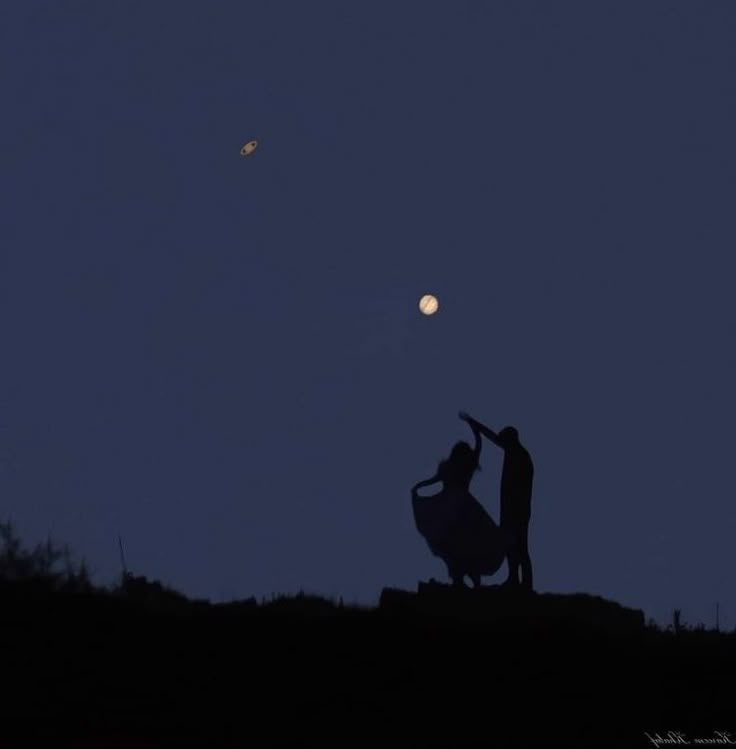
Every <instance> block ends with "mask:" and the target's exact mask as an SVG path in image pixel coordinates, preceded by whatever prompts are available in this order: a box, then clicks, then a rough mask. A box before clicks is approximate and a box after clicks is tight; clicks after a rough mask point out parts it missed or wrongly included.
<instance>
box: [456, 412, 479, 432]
mask: <svg viewBox="0 0 736 749" xmlns="http://www.w3.org/2000/svg"><path fill="white" fill-rule="evenodd" d="M458 416H459V417H460V418H461V419H462V420H463V421H465V422H467V424H468V426H469V427H470V428H471V429H473V430H474V431H475V430H476V429H478V422H477V421H476V420H475V419H474V418H473V417H472V416H469V415H468V414H466V413H465V411H460V413H459V414H458Z"/></svg>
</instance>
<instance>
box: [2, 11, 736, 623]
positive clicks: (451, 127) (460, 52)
mask: <svg viewBox="0 0 736 749" xmlns="http://www.w3.org/2000/svg"><path fill="white" fill-rule="evenodd" d="M0 87H1V96H2V111H3V114H2V116H1V117H0V142H1V143H2V150H1V151H0V336H1V337H0V354H1V357H2V364H1V366H0V417H1V418H0V426H2V429H0V441H1V442H0V464H1V465H0V510H1V514H2V515H3V516H10V517H11V518H13V519H14V520H15V522H16V524H17V526H18V528H19V530H20V532H21V534H22V535H23V536H24V538H26V539H27V540H28V542H29V543H31V542H36V541H38V540H40V539H42V538H43V537H45V535H46V534H47V533H51V534H52V535H53V536H54V537H55V538H58V539H59V540H60V541H63V542H68V543H69V544H70V546H71V547H72V548H73V549H74V550H75V551H76V552H78V553H79V554H80V555H85V556H86V557H87V558H88V560H89V561H90V563H91V565H92V568H93V570H95V571H96V577H95V579H97V580H98V581H99V582H108V581H112V580H113V578H114V576H116V575H117V574H118V573H119V561H118V549H117V535H118V533H120V534H121V535H122V536H123V540H124V543H125V546H126V553H127V557H128V563H129V566H130V567H131V568H132V569H133V570H134V571H135V572H137V573H139V574H146V575H147V576H149V577H155V578H159V579H162V580H164V581H165V582H168V583H170V584H172V585H174V586H175V587H177V588H179V589H181V590H183V591H184V592H186V593H188V594H190V595H196V596H206V597H210V598H213V599H220V598H223V597H226V598H231V597H245V596H249V595H252V594H253V595H257V596H261V595H269V594H270V593H271V592H293V591H296V590H298V589H300V588H304V589H306V590H308V591H313V592H319V593H324V594H328V595H338V594H341V595H343V596H344V597H345V599H346V600H360V601H365V602H372V601H375V600H376V599H377V596H378V594H379V592H380V590H381V588H382V587H383V586H386V585H397V586H404V587H409V588H413V587H414V586H415V585H416V582H417V580H418V579H427V578H429V577H430V576H434V577H440V578H444V577H445V570H444V566H443V565H442V563H441V562H440V560H438V559H436V558H435V557H432V556H431V555H430V553H429V551H428V549H427V547H426V545H425V543H424V541H423V539H422V538H421V537H420V536H419V534H418V533H417V531H416V529H415V527H414V523H413V518H412V515H411V504H410V498H409V488H410V487H411V485H412V484H413V483H414V482H416V481H418V480H419V479H423V478H426V477H428V476H430V475H431V474H432V473H433V471H434V469H435V467H436V463H437V461H438V460H439V459H440V458H442V457H444V456H446V455H447V453H448V452H449V450H450V448H451V446H452V444H453V443H454V441H455V440H457V439H459V438H462V437H465V436H469V433H468V430H467V427H466V426H465V425H464V424H463V423H462V422H460V421H459V420H458V418H457V412H458V410H459V409H464V410H467V411H469V412H470V413H471V414H472V415H474V416H476V417H477V418H479V419H480V420H481V421H484V422H486V423H487V424H488V425H489V426H491V427H492V428H495V429H500V428H501V427H502V426H504V425H505V424H514V425H516V426H517V427H518V429H519V431H520V435H521V439H522V441H523V442H524V444H525V445H526V446H527V447H528V449H529V450H530V452H531V453H532V456H533V458H534V461H535V465H536V482H535V495H534V500H533V515H532V525H531V534H530V546H531V553H532V558H533V560H534V563H535V583H536V586H537V588H538V589H539V590H541V591H586V592H591V593H596V594H600V595H604V596H606V597H611V598H614V599H616V600H619V601H620V602H622V603H624V604H627V605H632V606H639V607H642V608H644V609H645V611H646V612H647V614H648V615H652V616H655V617H657V618H660V619H664V618H666V617H669V616H670V614H671V610H672V608H673V607H675V606H677V607H679V608H681V609H682V610H683V617H684V618H685V619H687V620H689V621H701V620H702V621H705V622H708V623H711V622H712V620H713V616H714V606H715V602H716V601H717V600H719V601H720V602H721V612H722V622H723V621H724V619H725V621H726V624H727V625H728V626H733V625H734V624H736V600H735V599H734V593H733V590H734V580H733V573H734V569H736V564H735V562H736V545H734V543H733V538H734V534H735V532H736V511H735V510H734V497H735V492H734V485H733V475H732V470H733V468H732V466H733V465H734V457H733V456H734V452H735V449H736V438H735V437H734V431H733V425H734V422H735V421H736V397H735V396H734V389H733V387H734V386H733V383H734V382H735V381H736V356H735V353H734V351H735V347H734V333H735V324H736V316H735V314H734V313H735V312H736V303H735V302H734V296H733V285H734V270H735V269H736V262H735V261H734V249H735V240H736V211H735V210H734V206H736V138H735V137H734V133H736V5H734V4H733V3H731V2H708V3H704V2H703V3H694V2H673V1H668V2H640V0H637V1H636V2H621V0H616V2H596V3H591V2H589V1H588V0H581V1H580V2H554V3H551V2H547V1H546V0H545V1H540V2H534V3H531V2H520V1H519V0H514V1H513V2H512V1H511V0H508V1H507V2H478V1H473V2H469V1H468V0H465V1H461V0H452V1H450V0H447V1H446V2H429V1H427V0H424V1H422V2H419V1H418V0H417V1H416V2H402V3H396V2H385V1H384V2H379V1H378V0H371V2H370V3H369V2H360V3H358V2H352V3H346V2H342V1H338V0H335V1H334V2H322V1H321V0H320V1H319V2H310V3H302V2H280V3H275V2H270V1H268V0H262V1H261V2H234V1H233V2H212V3H207V2H197V3H193V2H182V1H177V2H173V1H171V2H150V1H149V0H145V1H137V2H133V1H132V0H129V1H127V2H120V3H99V2H92V1H89V2H84V1H83V0H77V1H76V2H71V0H70V1H68V2H35V1H33V0H15V2H4V3H3V4H2V8H1V9H0ZM250 139H257V140H258V143H259V146H258V149H257V151H256V152H255V153H254V154H253V155H252V156H250V157H248V158H242V157H241V156H240V155H239V151H240V147H241V146H242V145H243V143H244V142H246V141H247V140H250ZM425 292H432V293H435V294H436V295H437V296H438V297H439V300H440V305H441V309H440V312H439V314H437V315H435V316H433V317H429V318H427V317H423V316H421V315H420V314H419V312H418V310H417V306H416V305H417V301H418V299H419V297H420V296H421V295H422V294H423V293H425ZM501 457H502V456H501V453H500V451H498V450H497V449H496V448H494V447H493V446H492V445H489V444H487V445H486V446H485V447H484V454H483V456H482V458H481V462H482V465H483V471H482V473H481V474H480V475H479V476H478V478H477V479H476V480H475V482H474V485H473V487H474V492H475V494H476V496H477V497H478V498H479V499H480V500H481V501H482V502H483V503H484V504H485V506H486V507H487V508H488V510H489V511H490V512H491V514H492V515H493V516H494V517H495V518H496V519H498V489H499V480H500V466H501ZM504 576H505V568H504V570H502V572H501V573H499V575H498V581H500V580H502V579H503V577H504ZM492 581H493V580H492V579H489V580H488V582H492Z"/></svg>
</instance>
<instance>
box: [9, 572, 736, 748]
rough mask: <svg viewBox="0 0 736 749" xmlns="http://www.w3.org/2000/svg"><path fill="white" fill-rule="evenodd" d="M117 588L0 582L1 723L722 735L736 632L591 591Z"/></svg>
mask: <svg viewBox="0 0 736 749" xmlns="http://www.w3.org/2000/svg"><path fill="white" fill-rule="evenodd" d="M123 582H124V584H122V585H121V586H119V587H118V588H117V589H115V590H113V591H101V590H95V589H93V590H87V591H67V592H64V591H60V590H54V589H51V588H49V587H48V586H44V585H42V584H39V583H38V582H36V583H29V582H15V583H10V582H7V581H6V582H4V583H3V584H2V585H0V612H1V614H0V627H1V633H2V637H1V639H0V642H1V643H2V645H0V647H2V653H1V654H0V655H1V656H2V662H3V664H4V668H3V675H4V679H5V681H6V684H9V685H11V690H10V692H11V696H10V697H9V699H8V700H7V701H6V703H5V719H4V722H3V725H2V729H1V730H2V731H4V732H5V733H6V734H8V735H9V734H14V733H16V732H22V733H23V735H24V736H26V737H28V736H29V734H36V735H37V737H38V738H41V737H44V736H45V737H48V736H50V735H54V736H59V735H76V736H78V737H85V736H87V737H97V739H95V740H98V739H99V737H104V736H110V735H114V736H117V737H123V738H124V739H125V741H124V743H122V744H120V743H119V744H117V745H122V746H137V745H146V746H148V745H157V744H155V743H154V744H151V743H148V744H140V743H135V742H136V741H139V740H140V737H147V739H148V741H149V742H150V741H152V740H155V739H156V737H161V736H179V737H186V738H187V740H188V741H190V742H195V743H197V744H201V745H203V746H204V745H208V746H209V745H212V742H213V741H214V740H215V737H219V738H217V741H216V743H217V744H218V745H222V742H223V741H224V740H225V737H230V738H231V739H232V741H233V745H245V743H248V742H249V741H250V740H251V739H253V738H255V737H258V742H259V743H258V745H259V746H262V745H264V744H265V745H269V744H272V743H278V742H280V741H287V740H288V741H291V742H298V741H304V742H308V741H309V742H312V741H314V740H316V738H319V739H320V741H322V743H325V742H328V743H337V741H338V739H340V743H346V742H347V743H353V740H354V739H356V740H357V738H360V739H363V740H365V739H367V738H368V737H372V738H373V739H374V740H375V741H379V742H381V743H386V742H388V743H392V741H391V738H392V737H395V738H397V739H398V737H399V736H404V737H408V739H409V742H410V743H411V744H412V745H417V746H419V745H427V744H429V743H432V742H434V741H437V742H440V743H441V744H445V745H448V746H457V745H462V744H469V743H476V741H477V739H476V738H475V737H477V736H485V737H486V741H485V742H484V743H485V744H486V745H489V746H492V745H501V746H504V747H510V746H541V745H558V746H562V745H564V746H646V745H647V743H646V738H645V736H644V732H645V731H654V730H658V731H660V734H661V733H663V732H666V731H667V730H670V729H672V730H674V729H675V728H679V729H681V730H690V731H696V730H697V731H700V732H701V733H702V732H703V731H709V732H712V731H713V730H728V729H729V723H730V720H731V717H730V716H731V714H732V704H733V703H732V693H733V687H732V686H731V683H732V679H731V672H732V670H733V666H734V665H736V638H735V637H734V636H732V635H724V634H718V633H715V632H705V631H702V632H694V631H691V632H687V631H686V632H681V633H679V634H677V635H675V634H674V633H670V632H662V631H659V630H656V629H654V628H651V627H647V626H645V625H644V620H643V615H642V614H641V612H637V611H635V610H631V609H626V608H624V607H622V606H619V605H618V604H616V603H615V602H611V601H606V600H604V599H601V598H597V597H593V596H587V595H584V594H580V595H554V594H531V595H527V596H524V595H513V594H511V595H510V594H509V592H508V591H505V590H503V589H494V588H488V589H480V590H470V589H465V590H457V589H452V588H449V587H447V586H442V585H438V584H433V583H429V584H420V585H419V586H418V589H417V591H416V592H414V591H400V590H395V589H390V588H389V589H386V590H384V592H383V594H382V596H381V601H380V605H379V606H378V607H375V608H363V607H353V606H342V605H340V603H336V602H334V601H330V600H326V599H324V598H321V597H319V596H310V595H306V594H304V595H300V596H291V597H287V596H283V597H278V598H275V599H274V600H272V601H268V602H261V603H259V602H257V601H256V600H255V599H253V598H251V599H246V600H244V601H233V602H231V603H227V604H211V603H209V602H207V601H191V600H189V599H187V598H186V597H185V596H183V595H181V594H178V593H176V592H175V591H171V590H169V589H166V588H165V587H164V586H161V585H160V584H158V583H155V582H149V581H147V580H146V579H145V578H133V579H129V580H127V581H123ZM519 711H522V715H521V717H520V718H517V717H512V716H516V715H517V714H519ZM524 712H525V713H526V716H524V715H523V713H524ZM496 741H500V742H502V743H501V744H496ZM79 745H80V746H82V745H84V746H92V745H93V744H92V743H90V744H84V743H82V744H79Z"/></svg>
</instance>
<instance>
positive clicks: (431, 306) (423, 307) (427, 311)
mask: <svg viewBox="0 0 736 749" xmlns="http://www.w3.org/2000/svg"><path fill="white" fill-rule="evenodd" d="M439 308H440V303H439V302H438V301H437V297H436V296H433V295H432V294H425V295H424V296H423V297H422V298H421V299H420V300H419V311H420V312H421V313H422V314H423V315H433V314H434V313H435V312H437V310H438V309H439Z"/></svg>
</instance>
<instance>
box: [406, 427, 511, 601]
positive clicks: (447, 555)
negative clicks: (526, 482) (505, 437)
mask: <svg viewBox="0 0 736 749" xmlns="http://www.w3.org/2000/svg"><path fill="white" fill-rule="evenodd" d="M473 434H474V436H475V447H474V448H472V447H471V446H470V445H469V444H468V443H467V442H457V443H456V444H455V446H454V447H453V448H452V451H451V453H450V456H449V457H448V458H447V459H445V460H443V461H441V462H440V464H439V466H438V468H437V473H435V475H434V476H432V478H431V479H426V480H425V481H419V482H418V483H416V484H415V485H414V486H413V487H412V490H411V500H412V508H413V511H414V522H415V523H416V526H417V530H418V531H419V533H420V534H421V535H422V536H423V537H424V539H425V540H426V542H427V545H428V546H429V548H430V551H431V552H432V553H433V554H434V555H435V556H438V557H440V559H442V560H443V561H444V562H445V564H446V565H447V572H448V575H449V576H450V578H451V579H452V582H453V584H454V585H462V584H463V578H464V577H465V575H467V576H468V577H470V579H471V580H472V581H473V585H475V586H476V587H477V586H478V585H480V578H481V575H493V574H494V573H495V572H496V571H497V570H498V569H499V567H500V566H501V564H502V563H503V560H504V558H505V556H506V551H507V547H508V543H509V539H508V538H507V535H508V534H507V533H506V532H505V531H504V530H503V529H501V528H499V527H498V525H496V523H495V522H494V521H493V519H492V518H491V516H490V515H489V514H488V513H487V512H486V510H485V508H484V507H483V505H481V504H480V502H478V500H477V499H476V498H475V497H474V496H473V495H472V494H471V493H470V482H471V480H472V478H473V474H474V473H475V472H476V471H477V470H478V469H479V462H478V460H479V457H480V451H481V438H480V435H479V434H478V430H477V429H473ZM437 482H441V483H442V490H441V491H440V492H439V494H434V495H433V496H431V497H420V496H419V495H418V493H417V490H418V489H420V488H422V487H424V486H430V485H431V484H435V483H437Z"/></svg>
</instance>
